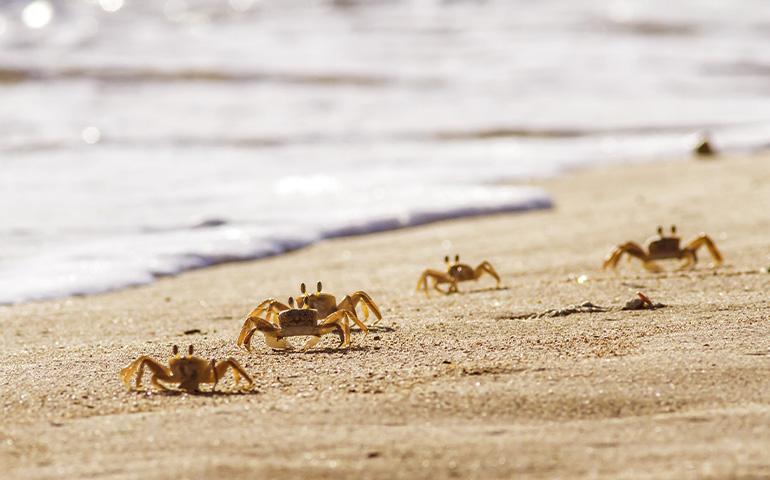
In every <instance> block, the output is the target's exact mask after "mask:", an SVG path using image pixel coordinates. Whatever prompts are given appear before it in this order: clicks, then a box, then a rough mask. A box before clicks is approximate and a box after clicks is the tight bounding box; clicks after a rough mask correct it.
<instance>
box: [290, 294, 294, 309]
mask: <svg viewBox="0 0 770 480" xmlns="http://www.w3.org/2000/svg"><path fill="white" fill-rule="evenodd" d="M289 306H290V307H291V308H294V297H289Z"/></svg>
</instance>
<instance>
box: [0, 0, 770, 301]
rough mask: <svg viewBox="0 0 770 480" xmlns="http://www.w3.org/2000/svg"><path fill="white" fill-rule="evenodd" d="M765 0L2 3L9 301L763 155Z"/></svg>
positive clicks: (2, 226)
mask: <svg viewBox="0 0 770 480" xmlns="http://www.w3.org/2000/svg"><path fill="white" fill-rule="evenodd" d="M767 45H770V6H768V4H767V1H766V0H741V1H735V2H724V1H721V0H720V1H717V0H712V1H709V0H680V1H673V2H672V1H670V0H667V1H662V0H638V1H630V0H623V1H619V0H570V1H555V0H543V1H534V0H499V1H493V0H488V1H459V0H456V1H448V0H447V1H439V0H422V1H420V0H403V1H385V0H380V1H375V0H371V1H354V0H337V1H331V0H330V1H312V0H262V1H256V0H229V1H228V0H195V1H193V0H167V1H162V0H68V1H55V0H34V1H27V0H25V1H16V0H10V1H8V0H6V1H4V2H2V3H0V126H2V128H0V303H14V302H20V301H26V300H34V299H43V298H52V297H60V296H65V295H70V294H85V293H95V292H101V291H106V290H110V289H115V288H120V287H124V286H128V285H136V284H142V283H147V282H151V281H152V280H153V279H154V278H156V277H158V276H160V275H170V274H175V273H178V272H181V271H184V270H186V269H190V268H197V267H202V266H206V265H211V264H214V263H218V262H224V261H232V260H240V259H249V258H257V257H260V256H264V255H271V254H278V253H281V252H284V251H287V250H290V249H293V248H298V247H301V246H304V245H308V244H311V243H313V242H316V241H318V240H319V239H322V238H328V237H333V236H340V235H349V234H359V233H366V232H370V231H378V230H384V229H391V228H398V227H402V226H408V225H415V224H420V223H425V222H429V221H434V220H437V219H443V218H452V217H459V216H467V215H476V214H483V213H491V212H500V211H513V210H526V209H533V208H548V207H549V206H550V205H551V200H550V198H549V196H548V193H547V192H544V191H542V190H540V189H537V188H531V187H515V186H510V185H509V184H510V183H511V181H515V180H516V179H523V178H530V177H536V176H542V175H557V174H559V173H561V172H565V171H567V170H570V169H574V168H583V167H589V166H593V165H599V164H608V163H620V162H630V161H644V160H653V159H656V158H664V157H671V156H676V155H684V154H686V153H687V152H688V151H689V149H691V148H692V146H693V144H694V143H695V142H696V141H697V138H698V135H700V134H701V132H706V131H707V132H708V133H709V134H710V135H711V137H712V139H713V140H714V143H715V144H716V146H717V147H718V148H720V149H723V150H751V149H760V148H766V147H767V145H768V144H769V143H770V48H767Z"/></svg>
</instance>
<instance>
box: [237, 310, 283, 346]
mask: <svg viewBox="0 0 770 480" xmlns="http://www.w3.org/2000/svg"><path fill="white" fill-rule="evenodd" d="M249 321H250V322H251V323H250V324H249V327H250V329H249V330H247V331H246V334H245V335H243V341H242V342H240V343H239V346H243V347H244V348H246V350H248V351H249V352H250V351H251V338H252V337H253V336H254V334H255V333H256V332H262V333H263V334H264V336H265V343H267V346H268V347H270V348H275V349H278V350H292V349H293V347H292V346H291V344H290V343H288V342H287V341H286V340H285V339H283V338H279V337H278V334H279V332H280V331H281V329H280V328H278V327H276V326H275V325H273V324H272V323H270V322H268V321H267V320H265V319H264V318H259V317H250V318H248V319H247V322H249ZM243 328H244V329H246V325H245V324H244V326H243ZM241 333H242V334H243V330H241ZM238 340H239V341H240V340H241V337H240V336H239V337H238Z"/></svg>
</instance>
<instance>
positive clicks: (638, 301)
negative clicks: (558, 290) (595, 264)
mask: <svg viewBox="0 0 770 480" xmlns="http://www.w3.org/2000/svg"><path fill="white" fill-rule="evenodd" d="M636 295H637V296H636V297H634V298H633V299H631V300H629V301H628V302H626V304H625V305H624V306H623V307H621V308H613V307H602V306H600V305H596V304H594V303H592V302H583V303H581V304H578V305H572V306H569V307H566V308H553V309H549V310H545V311H542V312H535V313H524V314H520V315H511V316H505V317H501V318H500V319H501V320H534V319H537V318H555V317H566V316H568V315H573V314H575V313H604V312H612V311H622V310H655V309H658V308H663V307H665V305H664V304H662V303H655V302H653V301H652V300H650V299H649V297H647V295H645V294H643V293H642V292H636Z"/></svg>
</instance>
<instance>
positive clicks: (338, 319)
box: [308, 310, 355, 347]
mask: <svg viewBox="0 0 770 480" xmlns="http://www.w3.org/2000/svg"><path fill="white" fill-rule="evenodd" d="M347 318H352V315H351V314H350V312H348V311H347V310H340V311H337V312H334V313H332V314H331V315H329V316H328V317H326V318H324V319H323V321H322V322H321V324H320V325H318V328H319V330H320V333H321V335H325V334H327V333H332V332H334V331H336V332H338V333H342V335H341V340H342V342H341V343H340V346H343V347H348V346H350V325H349V324H348V322H347V321H346V319H347ZM354 321H355V320H354ZM312 340H313V339H310V340H309V341H308V343H309V342H311V341H312ZM316 343H317V342H316ZM314 344H315V343H314Z"/></svg>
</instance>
